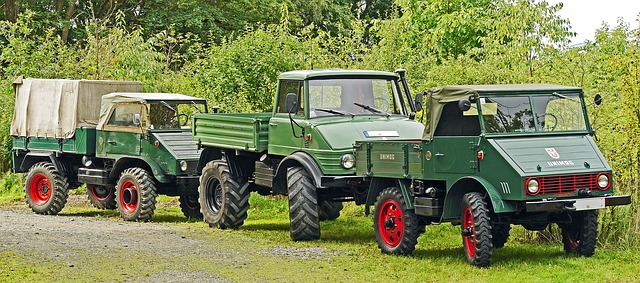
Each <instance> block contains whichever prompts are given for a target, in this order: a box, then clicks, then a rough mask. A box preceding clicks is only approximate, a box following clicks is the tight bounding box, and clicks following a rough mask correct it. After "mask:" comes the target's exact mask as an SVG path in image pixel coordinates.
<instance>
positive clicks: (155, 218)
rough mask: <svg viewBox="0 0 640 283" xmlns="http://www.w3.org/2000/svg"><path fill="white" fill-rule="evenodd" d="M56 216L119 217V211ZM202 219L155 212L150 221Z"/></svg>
mask: <svg viewBox="0 0 640 283" xmlns="http://www.w3.org/2000/svg"><path fill="white" fill-rule="evenodd" d="M58 216H63V217H64V216H68V217H95V218H120V213H118V211H117V210H115V209H114V210H85V211H73V212H63V213H59V214H58ZM201 221H203V220H202V219H198V218H193V217H191V218H187V217H186V216H184V215H174V214H163V213H157V212H156V213H155V214H154V215H153V217H152V218H151V221H150V222H155V223H196V222H201Z"/></svg>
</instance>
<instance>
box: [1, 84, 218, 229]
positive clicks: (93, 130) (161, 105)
mask: <svg viewBox="0 0 640 283" xmlns="http://www.w3.org/2000/svg"><path fill="white" fill-rule="evenodd" d="M14 88H15V93H16V104H15V111H14V117H13V121H12V124H11V135H12V136H13V165H14V168H13V169H14V171H15V172H25V173H26V181H25V194H26V201H27V204H28V205H29V207H30V208H31V209H32V210H33V211H34V212H36V213H40V214H57V213H58V212H60V210H62V209H63V207H64V206H65V204H66V202H67V197H68V194H67V192H68V190H69V189H72V188H76V187H79V186H80V185H82V183H85V184H86V187H87V195H88V198H89V200H90V201H91V203H92V204H93V205H94V206H95V207H97V208H102V209H114V208H117V209H118V211H119V213H120V215H121V217H122V218H124V219H125V220H132V221H147V220H149V219H151V217H152V216H153V212H154V209H155V204H156V200H155V198H156V196H157V194H167V195H173V196H180V206H181V208H182V211H183V212H184V214H185V215H186V216H188V217H200V218H201V215H200V206H199V204H198V197H197V187H198V175H197V174H196V171H195V169H196V165H197V161H198V158H199V156H200V150H199V149H198V148H197V146H196V145H195V143H193V141H192V140H191V130H190V129H189V128H188V127H184V126H183V125H186V124H187V123H188V119H189V116H188V115H187V114H191V113H192V112H194V111H205V112H206V109H207V108H206V101H205V100H203V99H199V98H195V97H190V96H185V95H181V94H171V93H142V92H141V91H142V84H141V83H140V82H128V81H96V80H53V79H30V78H29V79H24V78H18V79H17V80H16V81H15V82H14Z"/></svg>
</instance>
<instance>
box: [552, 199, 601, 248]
mask: <svg viewBox="0 0 640 283" xmlns="http://www.w3.org/2000/svg"><path fill="white" fill-rule="evenodd" d="M571 216H572V218H573V221H572V222H571V223H569V224H565V225H562V226H561V228H562V229H561V230H562V243H563V244H564V251H565V252H566V253H568V254H575V253H577V254H579V255H583V256H586V257H590V256H592V255H594V254H595V253H596V245H597V242H598V211H597V210H587V211H580V212H576V213H573V214H572V215H571Z"/></svg>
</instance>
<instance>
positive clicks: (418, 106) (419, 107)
mask: <svg viewBox="0 0 640 283" xmlns="http://www.w3.org/2000/svg"><path fill="white" fill-rule="evenodd" d="M415 103H416V112H418V111H422V93H418V94H416V101H415Z"/></svg>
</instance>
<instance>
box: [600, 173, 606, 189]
mask: <svg viewBox="0 0 640 283" xmlns="http://www.w3.org/2000/svg"><path fill="white" fill-rule="evenodd" d="M608 186H609V176H607V174H600V176H598V187H600V188H601V189H606V188H607V187H608Z"/></svg>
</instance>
